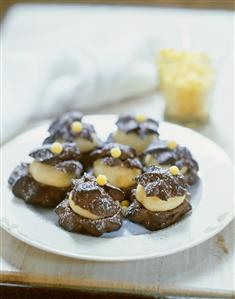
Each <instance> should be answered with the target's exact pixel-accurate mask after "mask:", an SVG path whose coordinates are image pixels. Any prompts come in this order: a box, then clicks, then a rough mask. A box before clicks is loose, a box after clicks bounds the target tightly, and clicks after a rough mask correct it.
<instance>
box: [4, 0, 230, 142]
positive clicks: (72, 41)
mask: <svg viewBox="0 0 235 299" xmlns="http://www.w3.org/2000/svg"><path fill="white" fill-rule="evenodd" d="M232 18H233V14H232V13H229V12H215V11H213V12H209V11H201V10H200V11H197V10H183V9H159V8H153V7H126V6H123V7H121V6H120V7H119V6H102V5H100V6H95V5H94V6H93V5H91V6H89V5H16V6H13V8H12V9H10V11H9V13H8V14H7V16H6V17H5V19H4V22H3V25H2V26H1V37H0V43H1V75H2V78H1V82H2V85H1V98H2V107H1V108H2V109H1V110H2V113H1V114H2V133H3V134H1V135H2V136H1V141H4V140H6V139H8V138H10V137H11V136H13V135H14V134H16V133H17V132H18V131H19V130H20V129H21V128H22V126H23V125H25V124H26V123H27V122H28V121H29V120H30V119H36V118H46V117H54V116H55V115H58V114H59V113H61V112H63V111H65V110H71V109H74V108H77V109H82V110H85V111H89V112H91V113H95V112H96V109H97V107H100V106H102V105H105V104H106V103H111V102H114V101H117V100H122V99H124V98H128V97H135V96H139V95H142V94H144V93H146V92H150V91H152V90H154V88H156V86H157V72H156V64H155V56H156V54H157V52H158V50H159V49H160V48H164V47H169V46H170V47H179V46H182V45H184V46H186V47H187V46H188V44H190V42H192V41H193V43H191V44H192V45H193V47H192V49H193V50H196V49H198V48H199V49H200V50H208V49H209V51H211V50H213V51H214V50H216V51H217V50H218V49H221V47H222V45H225V46H227V45H228V42H229V41H231V34H232V33H231V31H232V28H231V22H232ZM205 28H206V30H205ZM229 28H231V29H229ZM218 41H219V46H218ZM205 47H206V48H205Z"/></svg>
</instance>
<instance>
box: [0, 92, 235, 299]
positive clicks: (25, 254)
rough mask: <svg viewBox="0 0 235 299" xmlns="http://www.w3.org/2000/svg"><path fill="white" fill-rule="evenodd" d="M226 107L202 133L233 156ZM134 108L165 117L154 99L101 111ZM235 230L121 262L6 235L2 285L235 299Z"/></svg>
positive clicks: (231, 227) (159, 102) (3, 238)
mask: <svg viewBox="0 0 235 299" xmlns="http://www.w3.org/2000/svg"><path fill="white" fill-rule="evenodd" d="M217 101H218V100H217ZM221 105H223V104H222V103H221V102H219V101H218V102H217V103H216V105H215V107H216V109H214V110H213V112H212V118H211V123H210V124H208V125H207V126H205V127H204V128H201V129H199V131H200V132H201V133H203V134H204V135H207V136H209V137H210V138H211V139H212V140H214V141H217V143H219V144H220V145H222V146H223V147H224V149H225V150H226V151H227V152H228V154H229V155H230V156H231V155H232V149H233V147H232V143H231V129H229V128H228V126H231V121H232V113H231V106H229V105H227V106H225V107H224V105H223V107H224V108H223V112H224V113H226V114H225V115H226V120H227V121H226V120H224V121H223V122H221V121H220V120H221V119H220V117H221ZM226 107H227V108H226ZM129 109H132V112H136V111H142V112H143V113H146V114H149V115H151V116H155V117H159V118H161V117H162V110H163V102H162V100H161V97H160V96H159V95H156V94H154V95H149V96H146V97H145V98H141V99H133V100H128V101H124V102H122V103H119V104H115V105H113V106H109V107H101V108H100V112H102V113H114V112H115V113H119V112H123V111H129ZM34 125H35V124H34ZM234 231H235V221H233V222H232V223H230V224H229V225H228V227H226V228H225V229H224V230H223V231H222V232H221V233H219V234H218V235H217V236H215V237H214V238H212V239H210V240H208V241H207V242H204V243H203V244H201V245H199V246H196V247H194V248H192V249H189V250H186V251H184V252H181V253H177V254H175V255H172V256H167V257H162V258H155V259H151V260H143V261H136V262H135V261H132V262H121V263H120V262H89V261H79V260H76V259H72V258H67V257H61V256H57V255H54V254H51V253H47V252H43V251H41V250H39V249H36V248H33V247H31V246H29V245H27V244H24V243H23V242H21V241H18V240H16V239H15V238H13V237H12V236H10V235H9V234H8V233H6V232H5V231H3V230H1V271H3V272H2V274H1V280H2V281H9V280H10V281H13V282H23V283H31V284H34V285H35V284H36V285H41V284H42V285H45V284H47V285H52V286H54V285H57V286H67V287H72V288H77V287H85V288H93V287H95V288H101V289H104V288H105V289H107V290H109V289H111V290H113V289H115V290H119V291H132V292H133V291H136V292H138V293H140V292H142V293H143V292H144V293H145V294H147V293H148V292H149V293H150V294H161V295H171V294H174V295H191V296H193V295H195V294H197V295H198V296H199V295H200V296H204V297H211V298H212V297H213V298H215V297H216V296H217V297H220V298H234V297H235V286H234V281H235V280H234V269H235V267H234V266H235V256H234ZM8 271H10V273H9V272H8ZM12 272H14V273H12ZM233 296H234V297H233Z"/></svg>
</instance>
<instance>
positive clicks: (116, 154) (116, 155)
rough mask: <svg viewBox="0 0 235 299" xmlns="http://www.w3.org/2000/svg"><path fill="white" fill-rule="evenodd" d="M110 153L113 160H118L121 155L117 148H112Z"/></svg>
mask: <svg viewBox="0 0 235 299" xmlns="http://www.w3.org/2000/svg"><path fill="white" fill-rule="evenodd" d="M110 153H111V156H112V157H113V158H119V157H120V156H121V154H122V152H121V150H120V148H118V147H113V148H112V149H111V151H110Z"/></svg>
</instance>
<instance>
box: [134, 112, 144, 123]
mask: <svg viewBox="0 0 235 299" xmlns="http://www.w3.org/2000/svg"><path fill="white" fill-rule="evenodd" d="M135 120H136V121H138V122H139V123H142V122H144V121H145V116H144V115H143V114H136V116H135Z"/></svg>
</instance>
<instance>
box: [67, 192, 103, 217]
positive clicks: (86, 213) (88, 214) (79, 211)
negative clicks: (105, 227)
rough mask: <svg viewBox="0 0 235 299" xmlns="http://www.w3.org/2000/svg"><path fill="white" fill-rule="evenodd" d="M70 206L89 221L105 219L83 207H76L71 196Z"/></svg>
mask: <svg viewBox="0 0 235 299" xmlns="http://www.w3.org/2000/svg"><path fill="white" fill-rule="evenodd" d="M69 205H70V208H71V209H72V210H73V211H74V212H75V213H76V214H78V215H80V216H82V217H84V218H88V219H92V220H97V219H102V218H103V217H101V216H97V215H95V214H93V213H91V212H90V211H88V210H85V209H83V208H81V207H79V206H78V205H75V203H74V202H73V200H72V198H71V196H69Z"/></svg>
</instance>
